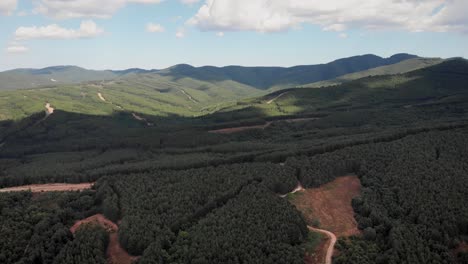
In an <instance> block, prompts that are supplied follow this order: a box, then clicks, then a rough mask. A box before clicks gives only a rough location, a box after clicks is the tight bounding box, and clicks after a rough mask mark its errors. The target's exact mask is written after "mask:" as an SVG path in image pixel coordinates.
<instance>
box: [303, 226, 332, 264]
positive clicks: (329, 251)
mask: <svg viewBox="0 0 468 264" xmlns="http://www.w3.org/2000/svg"><path fill="white" fill-rule="evenodd" d="M307 228H308V229H309V230H311V231H314V232H318V233H322V234H324V235H326V236H327V237H328V238H329V239H330V242H329V245H328V248H327V255H326V256H325V264H332V257H333V251H334V249H335V244H336V236H335V234H333V233H332V232H330V231H327V230H323V229H319V228H315V227H312V226H307Z"/></svg>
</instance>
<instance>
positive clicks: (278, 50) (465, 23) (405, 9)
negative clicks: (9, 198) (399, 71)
mask: <svg viewBox="0 0 468 264" xmlns="http://www.w3.org/2000/svg"><path fill="white" fill-rule="evenodd" d="M467 10H468V1H467V0H365V1H363V0H326V1H324V0H99V1H98V0H0V70H6V69H11V68H18V67H45V66H50V65H78V66H82V67H86V68H92V69H124V68H130V67H140V68H165V67H168V66H171V65H174V64H178V63H189V64H192V65H197V66H200V65H218V66H223V65H233V64H235V65H265V66H266V65H278V66H291V65H298V64H316V63H323V62H328V61H331V60H334V59H337V58H341V57H347V56H353V55H358V54H367V53H374V54H377V55H380V56H390V55H392V54H394V53H400V52H406V53H413V54H417V55H420V56H428V57H455V56H462V57H468V49H467V47H468V16H467V15H466V11H467Z"/></svg>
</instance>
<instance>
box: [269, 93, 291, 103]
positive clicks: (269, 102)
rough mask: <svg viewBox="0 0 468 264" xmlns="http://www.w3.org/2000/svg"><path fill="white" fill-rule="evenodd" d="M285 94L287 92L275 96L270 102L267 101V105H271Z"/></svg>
mask: <svg viewBox="0 0 468 264" xmlns="http://www.w3.org/2000/svg"><path fill="white" fill-rule="evenodd" d="M287 93H288V92H284V93H282V94H280V95H278V96H276V97H275V98H273V99H271V100H270V101H268V102H267V104H271V103H273V102H274V101H275V100H276V99H278V98H280V97H281V96H283V95H285V94H287Z"/></svg>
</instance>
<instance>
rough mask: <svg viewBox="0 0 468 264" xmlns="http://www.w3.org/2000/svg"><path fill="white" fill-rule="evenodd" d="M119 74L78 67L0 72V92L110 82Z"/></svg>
mask: <svg viewBox="0 0 468 264" xmlns="http://www.w3.org/2000/svg"><path fill="white" fill-rule="evenodd" d="M117 76H118V74H116V73H113V72H111V71H94V70H87V69H83V68H80V67H77V66H54V67H47V68H43V69H15V70H10V71H5V72H0V90H13V89H27V88H37V87H42V86H51V85H58V84H75V83H81V82H88V81H99V80H110V79H114V78H116V77H117Z"/></svg>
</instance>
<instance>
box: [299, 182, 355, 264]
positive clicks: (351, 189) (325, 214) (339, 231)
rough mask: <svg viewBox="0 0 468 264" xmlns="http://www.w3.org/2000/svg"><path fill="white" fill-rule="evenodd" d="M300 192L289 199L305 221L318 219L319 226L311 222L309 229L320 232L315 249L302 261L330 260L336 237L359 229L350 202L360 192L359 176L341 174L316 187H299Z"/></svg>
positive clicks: (320, 261)
mask: <svg viewBox="0 0 468 264" xmlns="http://www.w3.org/2000/svg"><path fill="white" fill-rule="evenodd" d="M300 192H301V195H297V196H294V198H293V199H292V200H291V202H292V203H293V204H294V205H295V206H296V208H297V209H298V210H299V211H301V212H302V214H303V215H304V217H305V218H306V220H307V222H308V224H309V225H312V224H313V223H314V222H317V220H318V221H319V223H320V229H314V228H313V227H311V226H309V229H311V230H312V231H315V232H320V233H323V234H324V236H323V238H322V241H321V243H320V244H319V245H318V246H317V248H316V249H315V253H314V254H312V255H306V256H305V263H307V264H318V263H320V264H322V263H331V257H332V255H333V254H334V245H335V243H336V239H337V237H348V236H352V235H359V234H360V233H361V232H360V230H359V229H358V228H357V222H356V220H355V219H354V211H353V208H352V206H351V201H352V199H353V198H354V197H356V196H358V195H360V192H361V183H360V181H359V178H358V177H356V176H344V177H340V178H337V179H335V180H334V181H333V182H330V183H328V184H325V185H323V186H321V187H319V188H312V189H303V190H300ZM327 231H329V232H327ZM335 253H336V252H335Z"/></svg>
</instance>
